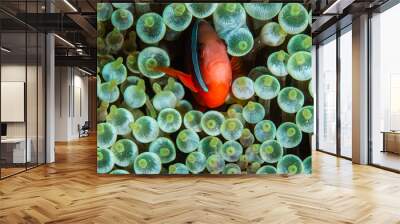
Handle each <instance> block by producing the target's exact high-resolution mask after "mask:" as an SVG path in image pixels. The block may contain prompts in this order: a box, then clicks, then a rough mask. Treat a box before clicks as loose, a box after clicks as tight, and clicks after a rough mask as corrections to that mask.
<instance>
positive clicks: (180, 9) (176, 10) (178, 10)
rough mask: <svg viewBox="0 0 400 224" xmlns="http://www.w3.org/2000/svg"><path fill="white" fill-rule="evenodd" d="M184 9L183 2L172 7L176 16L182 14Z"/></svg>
mask: <svg viewBox="0 0 400 224" xmlns="http://www.w3.org/2000/svg"><path fill="white" fill-rule="evenodd" d="M185 11H186V7H185V5H183V4H176V6H175V8H174V14H175V15H176V16H182V15H183V14H184V13H185Z"/></svg>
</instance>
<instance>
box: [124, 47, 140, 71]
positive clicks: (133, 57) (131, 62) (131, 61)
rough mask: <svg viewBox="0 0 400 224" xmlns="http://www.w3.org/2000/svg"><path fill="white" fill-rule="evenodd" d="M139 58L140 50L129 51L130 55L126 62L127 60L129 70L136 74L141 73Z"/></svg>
mask: <svg viewBox="0 0 400 224" xmlns="http://www.w3.org/2000/svg"><path fill="white" fill-rule="evenodd" d="M138 58H139V51H134V52H131V53H129V55H128V56H127V57H126V62H125V63H126V67H127V68H128V70H129V71H130V72H132V73H135V74H139V73H140V71H139V64H138Z"/></svg>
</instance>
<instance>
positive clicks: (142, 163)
mask: <svg viewBox="0 0 400 224" xmlns="http://www.w3.org/2000/svg"><path fill="white" fill-rule="evenodd" d="M161 167H162V166H161V160H160V157H158V155H157V154H155V153H154V152H143V153H141V154H139V155H138V156H137V157H136V159H135V162H134V166H133V168H134V171H135V173H136V174H160V172H161Z"/></svg>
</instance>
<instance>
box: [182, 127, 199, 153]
mask: <svg viewBox="0 0 400 224" xmlns="http://www.w3.org/2000/svg"><path fill="white" fill-rule="evenodd" d="M199 145H200V138H199V135H198V134H197V133H196V132H195V131H193V130H191V129H185V130H182V131H180V132H179V134H178V136H177V137H176V146H177V147H178V149H179V150H180V151H181V152H184V153H189V152H193V151H194V150H196V149H197V148H198V147H199Z"/></svg>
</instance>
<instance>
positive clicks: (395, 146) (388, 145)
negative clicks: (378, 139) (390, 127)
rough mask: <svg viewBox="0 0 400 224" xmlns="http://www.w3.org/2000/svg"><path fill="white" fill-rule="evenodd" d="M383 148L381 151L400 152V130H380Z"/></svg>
mask: <svg viewBox="0 0 400 224" xmlns="http://www.w3.org/2000/svg"><path fill="white" fill-rule="evenodd" d="M382 134H383V150H382V152H392V153H396V154H400V131H382Z"/></svg>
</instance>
